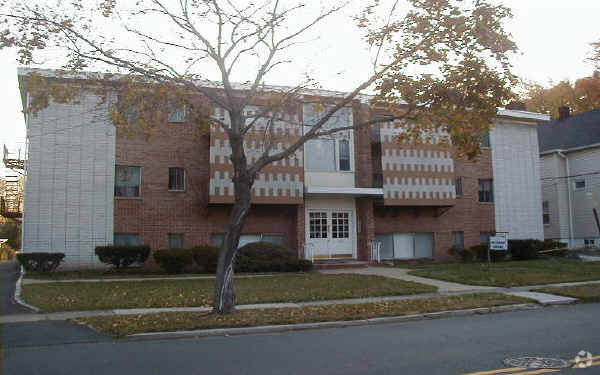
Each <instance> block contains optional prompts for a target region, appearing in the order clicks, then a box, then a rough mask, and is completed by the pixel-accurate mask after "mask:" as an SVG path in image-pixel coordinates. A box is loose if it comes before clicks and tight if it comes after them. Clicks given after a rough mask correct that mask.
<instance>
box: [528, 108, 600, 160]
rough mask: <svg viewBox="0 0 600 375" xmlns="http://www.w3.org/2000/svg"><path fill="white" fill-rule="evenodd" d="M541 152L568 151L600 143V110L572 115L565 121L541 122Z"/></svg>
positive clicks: (539, 134)
mask: <svg viewBox="0 0 600 375" xmlns="http://www.w3.org/2000/svg"><path fill="white" fill-rule="evenodd" d="M538 140H539V145H540V152H544V151H550V150H568V149H571V148H577V147H583V146H589V145H593V144H598V143H600V109H594V110H592V111H588V112H584V113H580V114H578V115H571V116H569V117H567V118H566V119H564V120H554V121H549V122H540V123H539V126H538Z"/></svg>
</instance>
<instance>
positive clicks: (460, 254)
mask: <svg viewBox="0 0 600 375" xmlns="http://www.w3.org/2000/svg"><path fill="white" fill-rule="evenodd" d="M448 253H449V254H450V255H451V256H453V257H454V258H456V259H458V260H460V261H461V262H470V261H472V260H473V252H472V251H471V250H470V249H465V248H462V247H456V246H452V247H451V248H450V250H448Z"/></svg>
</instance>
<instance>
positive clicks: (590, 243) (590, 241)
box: [583, 238, 596, 247]
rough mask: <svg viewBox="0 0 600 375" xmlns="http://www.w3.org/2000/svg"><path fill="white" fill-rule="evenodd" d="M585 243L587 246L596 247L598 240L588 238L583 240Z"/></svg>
mask: <svg viewBox="0 0 600 375" xmlns="http://www.w3.org/2000/svg"><path fill="white" fill-rule="evenodd" d="M583 244H584V245H585V247H594V246H596V240H594V239H593V238H586V239H584V240H583Z"/></svg>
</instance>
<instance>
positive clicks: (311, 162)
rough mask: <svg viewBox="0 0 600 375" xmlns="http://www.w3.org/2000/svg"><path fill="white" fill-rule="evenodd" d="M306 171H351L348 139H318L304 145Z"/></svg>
mask: <svg viewBox="0 0 600 375" xmlns="http://www.w3.org/2000/svg"><path fill="white" fill-rule="evenodd" d="M304 153H305V154H306V169H307V170H309V171H313V172H349V171H351V170H352V162H351V160H352V159H351V157H352V156H351V142H350V140H348V139H333V138H320V139H313V140H310V141H308V142H306V144H305V145H304Z"/></svg>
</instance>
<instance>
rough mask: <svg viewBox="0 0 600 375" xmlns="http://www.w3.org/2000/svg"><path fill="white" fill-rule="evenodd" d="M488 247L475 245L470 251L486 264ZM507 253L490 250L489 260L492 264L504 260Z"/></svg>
mask: <svg viewBox="0 0 600 375" xmlns="http://www.w3.org/2000/svg"><path fill="white" fill-rule="evenodd" d="M488 247H489V245H487V244H483V243H482V244H480V245H475V246H472V247H471V248H470V251H471V252H472V253H473V254H476V256H477V259H478V260H480V261H482V262H487V260H488ZM507 254H508V251H506V250H492V251H490V259H491V260H492V262H498V261H501V260H503V259H504V258H506V255H507Z"/></svg>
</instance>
